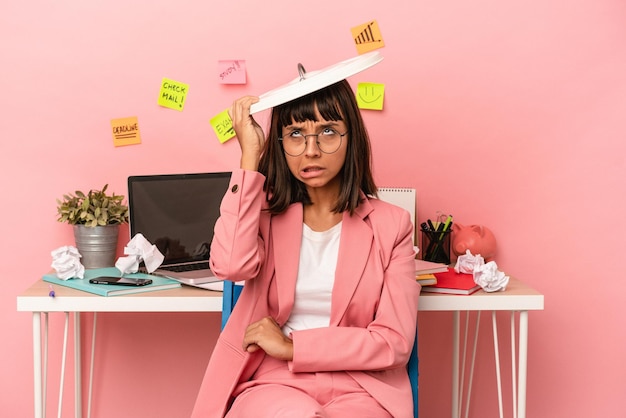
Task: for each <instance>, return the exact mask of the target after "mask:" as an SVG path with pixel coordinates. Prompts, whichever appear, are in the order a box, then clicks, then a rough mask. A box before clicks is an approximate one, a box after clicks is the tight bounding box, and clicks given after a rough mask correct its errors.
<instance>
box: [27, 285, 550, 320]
mask: <svg viewBox="0 0 626 418" xmlns="http://www.w3.org/2000/svg"><path fill="white" fill-rule="evenodd" d="M54 291H55V293H56V297H54V298H52V297H50V296H48V293H49V292H50V288H49V283H47V282H44V281H43V280H38V281H36V282H35V283H34V284H33V285H32V286H31V287H29V288H28V289H26V290H25V291H24V292H23V293H21V294H20V295H19V296H18V297H17V310H18V311H26V312H220V311H221V310H222V293H221V292H213V291H210V290H205V289H199V288H196V287H191V286H182V287H180V288H177V289H168V290H157V291H152V292H145V293H136V294H130V295H123V296H109V297H103V296H98V295H94V294H91V293H86V292H82V291H80V290H76V289H72V288H69V287H64V286H58V285H54ZM542 309H543V295H542V294H540V293H539V292H538V291H536V290H535V289H532V288H531V287H529V286H527V285H526V284H524V283H523V282H521V281H519V280H517V279H514V278H511V280H510V282H509V285H508V286H507V289H506V291H504V292H495V293H487V292H485V291H483V290H479V291H478V292H476V293H474V294H472V295H469V296H465V295H444V294H438V293H425V292H422V294H421V295H420V299H419V310H420V311H474V310H476V311H477V310H489V311H491V310H495V311H498V310H503V311H526V310H542Z"/></svg>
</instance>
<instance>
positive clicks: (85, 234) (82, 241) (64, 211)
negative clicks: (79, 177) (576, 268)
mask: <svg viewBox="0 0 626 418" xmlns="http://www.w3.org/2000/svg"><path fill="white" fill-rule="evenodd" d="M108 186H109V185H108V184H105V185H104V187H103V188H102V190H89V192H88V193H87V194H85V193H83V192H81V191H76V192H74V193H73V194H72V193H70V194H66V195H63V199H57V212H58V215H59V217H58V219H57V220H58V221H59V222H64V223H68V224H70V225H72V226H73V227H74V238H75V240H76V248H77V249H78V252H79V253H80V255H81V256H82V257H81V263H82V264H83V266H84V267H85V268H100V267H112V266H114V265H115V255H116V251H117V239H118V236H119V227H120V225H121V224H124V223H127V222H128V206H127V205H126V204H124V196H122V195H116V194H115V193H112V194H111V195H108V194H107V193H106V191H107V188H108Z"/></svg>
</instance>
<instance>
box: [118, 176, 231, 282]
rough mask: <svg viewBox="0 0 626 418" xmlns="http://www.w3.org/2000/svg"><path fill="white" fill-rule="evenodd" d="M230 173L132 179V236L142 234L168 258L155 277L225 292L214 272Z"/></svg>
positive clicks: (130, 199)
mask: <svg viewBox="0 0 626 418" xmlns="http://www.w3.org/2000/svg"><path fill="white" fill-rule="evenodd" d="M230 175H231V173H230V172H219V173H189V174H160V175H141V176H130V177H128V206H129V212H130V213H129V225H130V236H131V237H133V236H135V234H137V233H141V234H142V235H143V236H144V237H145V238H146V239H147V240H148V241H150V242H151V243H152V244H154V245H156V246H157V248H158V249H159V251H161V253H162V254H163V255H164V256H165V259H164V260H163V263H162V264H161V266H160V267H159V268H158V269H157V270H156V271H154V272H153V273H152V274H153V275H163V276H166V277H170V278H173V279H175V280H177V281H179V282H181V283H184V284H188V285H192V286H198V287H204V288H207V289H212V290H219V289H217V287H215V285H216V282H219V280H218V279H217V278H216V277H215V275H214V274H213V272H212V271H211V269H210V268H209V254H210V249H211V241H212V240H213V230H214V227H215V222H216V221H217V218H218V217H219V215H220V204H221V202H222V198H223V197H224V194H225V193H226V190H227V189H228V184H229V181H230ZM220 284H221V283H220ZM211 285H212V286H211ZM218 287H219V286H218Z"/></svg>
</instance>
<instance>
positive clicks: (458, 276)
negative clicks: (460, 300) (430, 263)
mask: <svg viewBox="0 0 626 418" xmlns="http://www.w3.org/2000/svg"><path fill="white" fill-rule="evenodd" d="M434 274H435V277H436V278H437V283H436V284H433V285H431V286H425V287H423V288H422V292H431V293H448V294H453V295H471V294H472V293H474V292H475V291H477V290H478V289H480V285H478V284H476V282H474V275H473V274H466V273H457V272H456V271H454V268H452V267H449V268H448V271H446V272H443V273H434Z"/></svg>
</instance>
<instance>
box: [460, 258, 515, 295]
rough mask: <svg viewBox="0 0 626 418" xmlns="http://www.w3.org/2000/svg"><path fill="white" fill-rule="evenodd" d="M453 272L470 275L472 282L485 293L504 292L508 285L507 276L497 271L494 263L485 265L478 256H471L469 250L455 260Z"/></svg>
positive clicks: (490, 262)
mask: <svg viewBox="0 0 626 418" xmlns="http://www.w3.org/2000/svg"><path fill="white" fill-rule="evenodd" d="M454 271H456V272H457V273H468V274H469V273H471V274H472V275H473V277H474V282H475V283H476V284H477V285H479V286H480V287H481V288H482V289H483V290H484V291H485V292H497V291H500V290H506V286H507V285H508V284H509V276H507V275H505V274H504V273H503V272H501V271H500V270H498V265H497V264H496V262H495V261H489V262H488V263H485V260H484V259H483V257H482V256H481V255H480V254H477V255H473V254H472V253H471V252H470V250H466V251H465V254H463V255H461V256H459V258H457V260H456V265H455V266H454Z"/></svg>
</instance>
